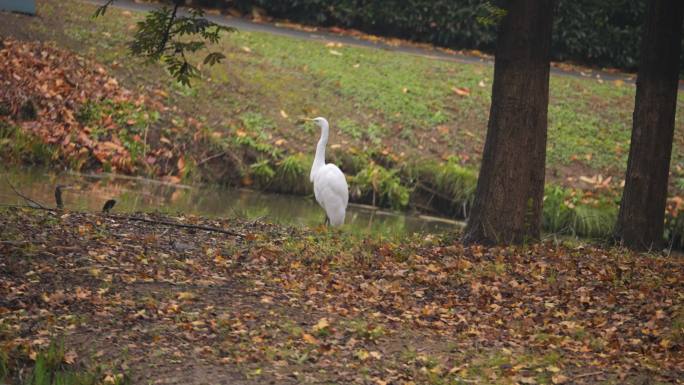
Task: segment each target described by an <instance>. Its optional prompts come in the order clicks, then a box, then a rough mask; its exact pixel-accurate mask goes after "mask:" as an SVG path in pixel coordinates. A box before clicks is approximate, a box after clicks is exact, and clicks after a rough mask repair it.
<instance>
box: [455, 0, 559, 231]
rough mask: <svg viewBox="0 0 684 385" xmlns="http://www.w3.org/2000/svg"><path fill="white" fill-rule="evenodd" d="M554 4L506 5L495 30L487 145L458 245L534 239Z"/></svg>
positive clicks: (516, 1)
mask: <svg viewBox="0 0 684 385" xmlns="http://www.w3.org/2000/svg"><path fill="white" fill-rule="evenodd" d="M554 3H555V2H554V1H551V0H512V1H509V2H508V4H509V6H508V9H507V13H506V16H505V17H504V18H503V20H502V21H501V24H500V25H499V30H498V36H497V47H496V53H495V55H496V56H495V64H494V84H493V86H492V104H491V109H490V113H489V123H488V126H487V138H486V142H485V146H484V152H483V157H482V167H481V168H480V176H479V179H478V182H477V191H476V196H475V201H474V203H473V208H472V210H471V215H470V218H469V219H468V224H467V226H466V229H465V236H464V238H463V241H464V242H465V243H483V244H511V243H513V244H517V243H523V242H527V241H533V240H537V239H539V235H540V227H541V214H542V201H543V197H544V168H545V162H546V129H547V109H548V104H549V58H550V51H551V26H552V24H553V9H554Z"/></svg>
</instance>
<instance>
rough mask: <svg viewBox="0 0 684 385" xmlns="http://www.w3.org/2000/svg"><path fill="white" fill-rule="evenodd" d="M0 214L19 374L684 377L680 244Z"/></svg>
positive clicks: (376, 379)
mask: <svg viewBox="0 0 684 385" xmlns="http://www.w3.org/2000/svg"><path fill="white" fill-rule="evenodd" d="M2 210H3V211H2V213H1V215H0V252H1V253H2V255H3V256H4V258H3V259H2V260H0V272H1V273H2V279H1V280H0V298H1V301H2V302H0V358H1V359H0V369H1V370H0V375H1V376H3V377H4V378H5V380H6V381H7V380H9V381H10V382H13V381H17V380H18V379H21V378H30V373H35V372H36V369H33V372H31V363H32V362H34V360H35V362H36V365H35V366H38V365H37V362H38V360H39V359H43V360H45V361H41V362H46V364H47V368H48V369H47V370H43V371H42V372H40V373H48V374H49V373H53V375H71V376H79V378H83V379H84V380H83V382H82V383H103V384H114V383H118V384H124V383H133V384H137V383H149V382H152V383H174V384H175V383H184V384H195V383H197V384H199V383H225V382H230V383H241V384H261V383H345V384H352V383H358V384H369V383H370V384H390V383H391V384H417V383H421V384H463V383H503V384H508V383H510V384H513V383H526V384H535V383H537V384H563V383H573V384H582V383H586V384H595V383H607V384H643V383H662V384H664V383H673V384H674V383H681V380H682V378H684V355H682V348H684V329H683V326H684V308H683V304H682V298H681V293H682V292H683V289H684V287H683V286H682V285H683V283H682V280H681V277H682V275H683V274H684V264H683V263H682V262H683V260H682V258H681V257H680V256H670V257H669V258H663V257H661V256H658V255H649V254H636V253H632V252H628V251H626V250H622V249H604V248H597V247H594V246H590V245H582V246H579V247H578V246H577V244H556V243H548V242H547V243H543V244H539V245H534V246H521V247H505V248H501V247H495V248H485V247H481V246H473V247H464V246H462V245H460V244H459V243H458V242H457V241H455V240H454V238H453V237H452V236H447V237H441V236H428V237H425V236H414V237H403V238H402V239H398V238H392V237H389V238H388V237H369V236H361V237H359V236H355V235H351V234H344V233H330V232H327V231H320V230H315V229H313V230H311V229H297V228H287V227H281V226H277V225H272V224H267V223H262V222H258V221H254V220H242V219H239V218H230V219H221V220H206V219H202V218H197V217H192V216H183V217H159V216H144V217H139V216H130V217H129V216H124V215H100V214H86V213H78V212H64V211H45V210H34V209H18V208H9V209H8V208H4V209H2ZM140 218H142V219H145V220H147V221H148V222H141V221H140ZM155 221H156V222H157V223H154V222H155ZM150 222H152V223H150ZM162 222H172V223H179V224H183V225H187V226H193V225H194V226H200V225H201V226H209V227H211V228H213V229H217V230H221V231H223V232H222V233H220V232H216V231H205V230H201V229H199V228H180V227H177V226H170V225H165V224H162ZM226 233H228V234H226ZM41 357H43V358H41ZM50 368H51V369H50ZM41 370H42V369H41ZM54 373H62V374H54ZM67 373H70V374H67ZM87 381H92V382H87ZM72 383H74V382H72Z"/></svg>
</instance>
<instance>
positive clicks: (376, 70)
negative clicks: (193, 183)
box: [0, 0, 684, 232]
mask: <svg viewBox="0 0 684 385" xmlns="http://www.w3.org/2000/svg"><path fill="white" fill-rule="evenodd" d="M93 10H94V7H92V6H90V5H87V4H83V3H80V2H78V1H74V0H69V1H65V2H61V3H60V4H59V5H58V6H57V5H55V3H52V2H47V1H42V2H39V13H40V14H41V19H40V20H37V19H29V20H26V18H24V17H19V16H2V18H3V19H6V21H7V23H3V24H4V26H3V27H0V28H3V29H4V30H3V29H0V32H3V33H5V34H8V35H18V36H19V37H23V38H32V39H53V40H55V41H56V43H57V44H58V45H60V46H65V47H67V48H70V49H72V50H75V51H76V52H79V53H81V54H84V55H87V56H90V57H93V58H95V59H97V60H98V61H100V62H103V63H105V64H107V65H109V66H110V67H111V68H112V69H113V70H114V73H115V74H117V76H118V77H119V79H120V80H121V82H122V83H123V84H124V85H126V86H127V87H128V88H131V89H136V90H139V91H140V92H144V93H148V94H155V95H161V97H162V98H164V99H165V100H164V101H165V103H166V104H167V105H168V106H176V107H177V109H175V108H174V109H171V110H169V111H167V112H165V113H164V114H162V119H161V120H160V121H159V122H158V124H157V130H158V131H159V132H160V133H161V134H160V135H163V134H164V132H168V131H174V130H176V129H175V127H180V126H184V127H185V128H187V126H189V125H188V123H187V121H188V120H187V118H188V117H192V118H194V119H196V120H198V121H199V122H200V123H199V124H198V125H197V126H198V127H200V128H199V129H198V130H199V131H201V132H202V133H203V135H205V136H206V137H209V138H210V139H211V140H209V141H208V142H209V143H206V142H204V143H203V144H201V145H199V146H198V147H196V148H195V149H194V151H192V152H190V153H189V154H188V157H187V159H186V164H187V165H188V169H189V170H186V171H187V172H186V175H190V176H192V175H193V172H192V171H198V172H196V173H194V174H195V175H199V176H201V177H202V178H204V179H214V180H219V181H226V180H225V179H226V178H231V177H232V178H235V175H238V174H235V173H230V172H226V171H225V169H226V163H225V162H224V161H221V158H214V161H213V162H207V163H203V164H202V167H201V168H200V167H195V166H193V165H194V164H195V163H202V162H203V161H204V160H206V159H208V158H210V157H212V155H215V154H218V153H220V152H221V151H223V150H225V148H227V147H226V143H229V142H230V143H232V142H234V141H236V140H238V141H240V140H241V138H242V137H241V136H240V135H246V139H249V140H250V141H251V142H257V143H259V144H264V145H265V146H263V148H264V150H263V151H261V152H259V151H257V153H256V154H252V155H251V156H250V157H248V159H247V160H246V161H244V162H245V164H246V165H247V173H248V175H247V177H244V174H245V172H244V171H241V173H242V174H243V178H242V182H243V183H248V184H250V183H256V184H257V186H260V187H266V188H274V186H277V185H279V184H281V183H282V182H281V181H280V180H279V179H277V177H278V176H279V175H281V171H282V170H281V169H275V168H276V167H281V165H282V164H281V163H278V162H275V164H274V162H273V161H270V163H269V159H268V156H267V155H265V154H267V153H272V152H273V151H280V152H281V153H284V154H297V153H303V154H305V155H299V158H298V159H300V160H301V162H300V164H304V167H306V164H307V162H308V160H307V158H306V156H309V154H311V153H312V152H313V146H314V144H315V141H316V139H317V132H315V130H314V128H313V127H312V126H310V125H306V124H303V123H302V122H301V118H302V117H311V116H315V115H323V116H326V117H328V118H329V120H330V121H331V123H332V126H333V134H332V139H331V142H330V147H331V153H332V156H333V157H334V158H335V159H336V161H338V162H341V163H342V164H343V168H345V171H347V173H351V174H354V173H357V172H359V173H361V172H362V171H364V170H361V169H360V168H359V167H357V166H358V164H359V163H358V162H359V159H361V160H362V164H361V168H362V167H363V166H364V165H365V164H366V163H367V162H368V159H367V158H359V155H363V154H366V155H368V154H370V156H371V157H372V158H374V159H375V160H376V161H379V162H381V164H382V165H383V166H386V167H388V168H389V169H390V170H391V169H392V168H397V167H401V166H403V165H406V164H412V163H420V162H425V161H434V162H442V161H443V160H445V159H448V158H449V157H452V156H455V157H456V158H452V163H451V164H452V165H454V164H455V165H459V164H460V165H462V166H465V167H467V168H471V169H475V168H477V166H478V164H479V159H480V154H481V149H482V146H483V142H484V135H485V130H486V123H487V116H488V109H489V98H490V89H491V81H492V68H491V67H490V66H487V65H484V64H483V65H478V64H460V63H452V62H445V61H438V60H433V59H430V58H425V57H416V56H411V55H407V54H402V53H393V52H387V51H383V50H371V49H367V48H357V47H348V46H338V45H331V44H327V43H326V42H316V41H302V40H295V39H291V38H287V37H281V36H272V35H268V34H263V33H251V32H240V33H237V34H232V35H229V36H227V37H226V38H225V39H224V40H223V41H222V42H221V44H220V47H218V48H219V50H221V51H222V52H224V53H225V54H226V55H227V56H228V60H227V61H226V62H225V63H224V64H221V65H219V66H215V67H212V68H208V69H205V70H204V73H205V78H204V80H202V81H196V82H195V87H194V88H193V89H187V88H182V87H178V86H177V85H175V84H173V83H172V81H170V79H169V77H168V76H167V75H166V74H165V73H164V71H163V69H161V68H160V67H159V66H157V65H149V66H146V65H143V63H142V62H141V61H140V60H136V59H132V58H130V57H128V56H127V55H126V49H125V42H126V41H127V40H129V39H130V35H131V33H132V32H131V31H132V30H133V29H134V24H135V22H136V21H137V20H139V19H140V17H141V15H140V14H135V13H133V14H132V13H130V12H125V11H124V12H122V11H120V10H117V9H112V10H111V12H110V13H108V15H107V17H105V18H104V19H99V20H96V21H94V20H92V19H91V18H90V15H91V14H92V12H93ZM455 87H466V88H468V89H469V90H470V94H469V95H468V96H459V95H458V94H457V93H456V92H454V88H455ZM633 98H634V87H633V86H631V85H625V84H621V83H618V82H609V83H602V82H599V81H597V80H596V79H582V78H574V77H565V76H552V78H551V104H550V106H549V123H550V124H549V141H548V156H547V158H548V162H547V170H548V173H547V174H548V180H549V181H550V182H552V183H554V184H562V185H564V186H566V187H573V188H581V189H589V190H590V189H592V188H593V187H594V186H593V185H591V184H588V183H585V182H581V181H580V180H579V177H580V176H589V177H591V176H593V175H596V174H602V175H603V176H605V177H607V176H612V177H613V178H612V182H611V183H610V184H609V186H610V189H609V190H610V191H612V194H608V195H609V196H611V195H612V197H617V196H618V193H619V183H620V181H621V179H622V175H623V173H624V168H625V165H626V157H627V154H628V144H629V136H630V125H631V113H632V109H633ZM682 106H684V104H683V103H682V102H679V103H678V110H680V112H681V109H682ZM679 115H680V116H681V113H680V114H679ZM681 126H682V122H681V120H680V119H678V121H677V129H676V134H675V136H676V138H675V142H676V144H675V146H674V154H673V167H672V169H673V173H674V176H673V178H672V181H673V183H672V185H673V186H674V187H676V186H679V185H681V184H682V181H684V179H682V178H681V177H682V176H684V168H683V167H684V158H683V154H681V151H680V148H681V144H682V143H683V142H682V140H683V137H682V132H681V131H682V130H681ZM153 136H154V135H153ZM244 142H245V141H244V140H243V141H242V142H241V143H243V144H244ZM250 145H252V146H254V145H253V144H250ZM364 156H365V155H364ZM349 157H352V160H351V161H349ZM378 158H379V159H380V160H378ZM364 159H365V160H364ZM383 159H384V161H383ZM454 159H455V161H454ZM300 168H301V166H300ZM274 169H275V172H274ZM365 171H366V173H365V174H364V175H365V176H364V178H365V179H364V178H361V177H359V178H357V184H358V185H360V186H361V187H359V189H358V190H359V192H358V195H359V196H360V197H361V198H360V200H361V201H367V202H369V201H370V200H371V195H370V194H369V193H367V192H364V191H361V190H362V187H363V183H365V184H366V186H367V185H369V184H372V183H371V180H372V179H373V178H376V179H377V178H378V177H377V175H379V174H380V175H384V176H383V178H385V179H383V180H387V181H388V182H387V183H386V185H387V186H389V187H387V189H388V190H392V189H394V190H396V191H394V192H390V193H387V196H386V197H384V198H383V197H382V196H380V197H379V198H378V202H380V203H383V204H386V205H395V206H402V204H401V202H402V200H403V199H404V198H405V194H406V192H405V191H404V190H402V189H400V188H397V183H398V182H397V180H396V178H395V179H392V178H393V176H392V174H391V171H389V172H386V173H385V174H382V170H380V171H378V170H375V169H372V168H369V169H366V170H365ZM404 171H405V170H403V171H402V172H404ZM453 171H454V172H453V173H452V174H451V175H452V176H453V175H460V174H463V172H462V170H460V169H458V168H453ZM411 172H412V171H408V172H405V174H409V175H411ZM431 172H432V173H435V169H434V168H433V169H432V170H431ZM207 175H210V177H207ZM272 175H276V179H275V180H274V178H273V177H272ZM404 177H405V175H404ZM439 178H440V176H439V175H437V176H435V177H434V178H433V179H434V180H439ZM458 178H460V177H458ZM458 178H456V179H454V178H452V179H449V178H446V177H442V179H444V180H451V181H454V180H455V181H456V182H458V181H462V180H463V179H462V178H461V179H458ZM266 179H268V182H264V183H260V180H266ZM466 179H467V178H466ZM359 180H362V182H359ZM228 181H229V182H234V181H231V180H228ZM395 182H397V183H395ZM456 182H454V183H451V185H450V186H449V184H448V183H442V184H441V185H439V186H437V184H438V183H433V184H432V185H430V186H429V187H432V188H437V189H439V192H441V193H444V192H446V193H448V194H451V195H452V196H454V195H457V194H455V193H458V194H464V192H463V191H464V190H468V189H467V188H466V189H463V188H461V187H459V186H457V184H458V183H456ZM297 183H299V182H297V179H296V178H295V181H294V182H291V183H290V184H292V185H296V184H297ZM466 184H467V183H466ZM352 185H354V183H352ZM352 187H353V186H352ZM450 188H451V190H450ZM459 189H460V191H459ZM291 190H292V189H289V190H287V191H290V192H292V191H291ZM603 191H605V190H603ZM302 192H306V189H304V190H303V191H302ZM452 192H453V193H454V194H452ZM423 193H424V191H423ZM428 195H429V194H427V195H425V194H424V196H423V198H425V199H424V200H429V201H432V202H434V200H433V199H432V198H434V196H432V197H430V196H428ZM466 195H467V194H466ZM373 198H374V197H373ZM435 199H439V195H437V198H435ZM466 200H467V199H466ZM579 200H582V201H586V199H585V198H583V197H582V198H581V199H580V198H577V197H569V196H567V195H564V198H563V199H561V201H562V204H564V205H568V204H575V203H577V201H579ZM413 201H414V199H413V198H412V202H413ZM416 201H417V202H418V204H416V206H417V207H420V206H419V204H420V203H423V202H421V201H420V199H416ZM571 201H572V202H571ZM397 202H399V203H397ZM437 209H438V211H440V212H442V213H447V212H448V213H450V214H452V215H453V214H454V213H455V212H456V209H454V208H453V205H452V207H451V208H450V209H449V210H443V209H442V208H440V207H437ZM455 215H459V214H455ZM585 219H586V218H585ZM589 219H590V220H591V218H589ZM565 222H568V221H567V220H566V221H565ZM606 223H607V224H604V225H603V226H602V227H604V228H606V229H609V227H610V218H608V221H607V222H606ZM563 226H568V224H567V223H563V224H561V225H560V226H559V227H560V228H562V227H563ZM572 226H573V228H576V227H577V226H574V225H572ZM548 227H549V226H547V228H548ZM552 229H554V230H557V228H552ZM590 232H591V231H590Z"/></svg>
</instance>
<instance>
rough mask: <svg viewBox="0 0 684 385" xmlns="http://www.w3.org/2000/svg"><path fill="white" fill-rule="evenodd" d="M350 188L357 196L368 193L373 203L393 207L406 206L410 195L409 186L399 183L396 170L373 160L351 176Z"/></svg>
mask: <svg viewBox="0 0 684 385" xmlns="http://www.w3.org/2000/svg"><path fill="white" fill-rule="evenodd" d="M351 189H352V195H353V196H356V197H357V198H361V197H364V196H369V195H370V201H371V203H372V204H373V205H385V206H389V207H392V208H395V209H400V208H404V207H406V205H408V202H409V197H410V195H411V191H410V190H409V188H408V187H406V186H404V185H403V184H402V183H401V179H400V178H399V175H398V170H388V169H386V168H385V167H382V166H381V165H379V164H377V163H375V162H373V161H369V162H368V164H367V166H366V167H365V168H364V169H362V170H361V171H359V172H358V173H357V174H356V175H355V176H354V177H353V178H352V186H351Z"/></svg>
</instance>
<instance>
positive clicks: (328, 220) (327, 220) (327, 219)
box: [324, 214, 330, 226]
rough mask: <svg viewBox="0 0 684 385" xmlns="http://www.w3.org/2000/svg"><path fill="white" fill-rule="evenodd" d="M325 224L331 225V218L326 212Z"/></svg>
mask: <svg viewBox="0 0 684 385" xmlns="http://www.w3.org/2000/svg"><path fill="white" fill-rule="evenodd" d="M324 224H325V225H326V226H330V218H328V215H327V214H326V216H325V222H324Z"/></svg>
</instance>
